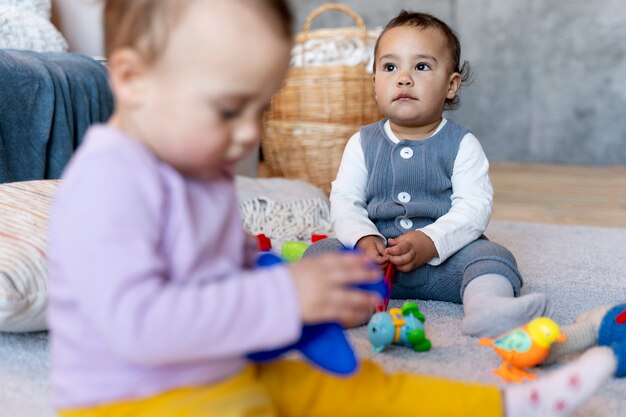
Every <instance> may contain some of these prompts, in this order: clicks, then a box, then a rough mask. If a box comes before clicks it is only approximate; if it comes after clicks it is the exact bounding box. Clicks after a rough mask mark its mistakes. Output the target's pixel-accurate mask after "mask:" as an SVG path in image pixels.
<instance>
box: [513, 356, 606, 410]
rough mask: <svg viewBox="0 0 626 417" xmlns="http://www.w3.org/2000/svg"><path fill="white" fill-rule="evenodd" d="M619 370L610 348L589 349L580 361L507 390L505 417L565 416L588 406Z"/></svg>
mask: <svg viewBox="0 0 626 417" xmlns="http://www.w3.org/2000/svg"><path fill="white" fill-rule="evenodd" d="M616 369H617V359H616V358H615V354H614V353H613V350H611V348H608V347H595V348H592V349H589V350H588V351H587V352H585V353H584V354H583V355H582V356H581V357H580V358H578V359H577V360H575V361H573V362H571V363H569V364H567V365H565V366H563V367H562V368H559V369H557V370H556V371H554V372H552V373H550V374H548V375H546V376H544V377H540V378H539V379H538V380H537V381H535V382H531V383H527V384H524V385H513V386H509V387H507V388H506V389H505V391H504V410H505V416H506V417H526V416H533V417H552V416H554V417H566V416H569V415H571V414H572V413H573V412H574V411H575V410H576V409H577V408H578V407H580V406H581V405H582V404H583V403H585V402H586V401H587V400H588V399H589V397H591V396H592V395H593V394H594V393H595V392H596V391H597V390H598V388H600V387H601V386H602V385H604V383H605V382H607V381H608V380H609V379H610V378H611V377H612V376H613V375H614V374H615V370H616Z"/></svg>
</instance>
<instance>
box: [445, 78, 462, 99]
mask: <svg viewBox="0 0 626 417" xmlns="http://www.w3.org/2000/svg"><path fill="white" fill-rule="evenodd" d="M460 87H461V74H459V73H458V72H454V73H452V74H451V75H450V81H449V84H448V94H447V95H446V98H447V99H450V100H451V99H453V98H454V97H456V93H457V92H458V91H459V88H460Z"/></svg>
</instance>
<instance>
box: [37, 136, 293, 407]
mask: <svg viewBox="0 0 626 417" xmlns="http://www.w3.org/2000/svg"><path fill="white" fill-rule="evenodd" d="M49 232H50V235H49V239H50V244H49V255H48V256H49V273H50V283H49V286H50V288H49V293H50V302H49V310H48V321H49V325H50V329H51V354H52V383H53V386H54V389H55V404H56V406H57V407H59V408H73V407H81V406H87V405H95V404H101V403H109V402H115V401H121V400H127V399H135V398H141V397H146V396H150V395H154V394H157V393H159V392H163V391H166V390H168V389H173V388H176V387H182V386H192V385H200V384H210V383H212V382H214V381H218V380H220V379H223V378H226V377H228V376H231V375H233V374H235V373H237V372H238V371H240V370H241V369H243V367H244V366H245V363H246V362H245V358H244V356H245V354H246V353H250V352H253V351H258V350H265V349H269V348H276V347H280V346H284V345H287V344H290V343H293V342H294V341H295V340H296V339H297V338H298V337H299V335H300V331H301V326H302V323H301V317H300V314H299V309H298V304H297V300H296V294H295V288H294V285H293V282H292V279H291V277H290V274H289V270H288V268H286V267H285V266H282V265H280V266H277V267H273V268H267V269H247V268H246V265H247V262H248V261H249V260H248V259H246V242H245V240H246V236H245V233H244V231H243V229H242V226H241V219H240V214H239V209H238V204H237V199H236V194H235V190H234V186H233V179H232V176H230V175H228V174H224V175H223V176H222V177H220V178H215V179H211V180H210V181H202V180H197V179H191V178H188V177H185V176H183V175H181V174H180V173H178V172H177V171H176V170H174V169H173V168H171V167H170V166H168V165H166V164H165V163H163V162H161V161H159V160H158V159H157V158H156V157H155V156H154V155H153V154H152V153H151V152H150V151H149V150H148V149H147V148H146V147H145V146H144V145H143V144H141V143H140V142H138V141H136V140H134V139H132V138H130V137H128V136H126V135H125V134H124V133H122V132H120V131H118V130H114V129H112V128H109V127H106V126H95V127H92V128H91V129H90V130H89V132H88V133H87V136H86V138H85V142H84V143H83V145H82V146H81V147H80V149H79V151H78V152H77V154H76V155H75V157H74V158H73V160H72V161H71V163H70V164H69V166H68V168H67V169H66V171H65V173H64V176H63V182H62V184H61V186H60V188H59V190H58V193H57V196H56V199H55V202H54V205H53V209H52V213H51V217H50V226H49Z"/></svg>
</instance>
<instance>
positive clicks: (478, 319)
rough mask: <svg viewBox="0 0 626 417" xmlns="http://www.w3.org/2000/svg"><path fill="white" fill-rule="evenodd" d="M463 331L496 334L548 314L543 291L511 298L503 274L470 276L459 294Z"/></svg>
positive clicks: (546, 299) (506, 280) (467, 333)
mask: <svg viewBox="0 0 626 417" xmlns="http://www.w3.org/2000/svg"><path fill="white" fill-rule="evenodd" d="M463 310H464V312H465V317H464V318H463V323H462V324H461V331H462V332H463V334H466V335H469V336H477V337H496V336H499V335H501V334H503V333H504V332H506V331H508V330H511V329H513V328H515V327H518V326H521V325H524V324H526V323H528V322H529V321H531V320H532V319H534V318H536V317H540V316H547V317H550V316H551V315H552V307H551V305H550V302H549V300H548V298H547V297H546V296H545V295H544V294H539V293H534V294H526V295H523V296H521V297H517V298H515V297H514V294H513V286H512V285H511V282H510V281H509V280H508V279H507V278H506V277H504V276H502V275H498V274H485V275H481V276H479V277H477V278H475V279H473V280H472V281H471V282H470V283H469V284H468V285H467V287H466V288H465V292H464V294H463Z"/></svg>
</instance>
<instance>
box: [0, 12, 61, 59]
mask: <svg viewBox="0 0 626 417" xmlns="http://www.w3.org/2000/svg"><path fill="white" fill-rule="evenodd" d="M46 4H47V7H46ZM0 48H2V49H20V50H28V51H35V52H66V51H67V49H68V45H67V41H66V40H65V38H64V37H63V35H61V33H60V32H59V31H58V30H57V29H56V28H55V27H54V25H53V24H52V23H51V22H50V2H49V1H48V2H45V1H32V0H31V1H28V0H27V1H24V0H19V1H17V0H12V1H8V0H0Z"/></svg>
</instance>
